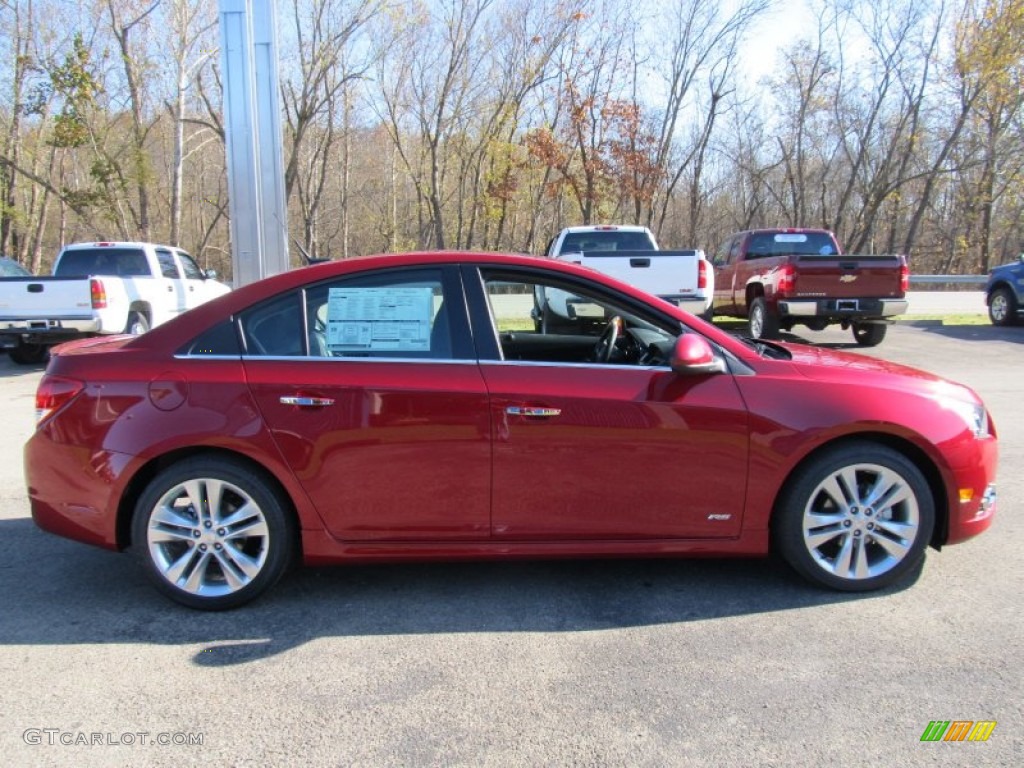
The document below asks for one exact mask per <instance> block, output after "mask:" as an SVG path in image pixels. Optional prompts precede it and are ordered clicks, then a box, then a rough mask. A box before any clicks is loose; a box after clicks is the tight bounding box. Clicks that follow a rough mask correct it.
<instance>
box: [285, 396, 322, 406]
mask: <svg viewBox="0 0 1024 768" xmlns="http://www.w3.org/2000/svg"><path fill="white" fill-rule="evenodd" d="M281 405H297V406H299V407H300V408H323V407H325V406H328V405H334V398H331V397H298V396H296V395H282V396H281Z"/></svg>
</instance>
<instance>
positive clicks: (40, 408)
mask: <svg viewBox="0 0 1024 768" xmlns="http://www.w3.org/2000/svg"><path fill="white" fill-rule="evenodd" d="M84 388H85V384H83V383H82V382H80V381H77V380H75V379H65V378H64V377H62V376H46V375H44V376H43V378H42V379H40V381H39V386H38V387H37V388H36V423H37V424H38V423H39V422H41V421H42V420H43V419H45V418H46V417H47V416H49V415H50V414H52V413H54V412H55V411H57V410H59V409H60V408H63V407H64V406H65V405H67V404H68V403H70V402H71V401H72V400H73V399H74V398H75V396H76V395H77V394H78V393H79V392H81V391H82V390H83V389H84Z"/></svg>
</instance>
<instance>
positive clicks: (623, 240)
mask: <svg viewBox="0 0 1024 768" xmlns="http://www.w3.org/2000/svg"><path fill="white" fill-rule="evenodd" d="M653 250H654V243H652V242H651V238H650V237H649V236H648V235H647V233H646V232H615V231H610V232H574V233H572V234H569V235H566V236H565V240H563V241H562V253H579V252H580V251H586V252H587V253H588V254H590V255H594V256H600V255H601V253H600V251H607V252H608V255H609V256H610V255H613V254H614V252H615V251H653ZM594 251H597V252H598V253H592V252H594Z"/></svg>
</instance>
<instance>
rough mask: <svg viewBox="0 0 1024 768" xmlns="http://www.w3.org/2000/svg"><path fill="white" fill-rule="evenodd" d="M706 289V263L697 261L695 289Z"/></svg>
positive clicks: (700, 260) (702, 260)
mask: <svg viewBox="0 0 1024 768" xmlns="http://www.w3.org/2000/svg"><path fill="white" fill-rule="evenodd" d="M707 287H708V263H707V262H706V261H704V259H699V260H698V261H697V288H698V289H704V288H707Z"/></svg>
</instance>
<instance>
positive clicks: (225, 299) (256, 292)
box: [127, 251, 743, 355]
mask: <svg viewBox="0 0 1024 768" xmlns="http://www.w3.org/2000/svg"><path fill="white" fill-rule="evenodd" d="M459 264H468V265H487V266H492V267H498V268H501V267H511V268H515V267H525V268H533V269H539V270H542V271H545V272H548V273H554V272H561V273H564V274H565V275H566V276H568V277H573V276H575V277H581V278H583V279H585V280H588V281H591V282H595V283H599V284H602V285H606V286H608V287H609V288H612V289H615V290H618V291H619V292H621V293H623V294H626V295H628V296H632V297H634V298H636V299H638V300H640V301H645V302H647V303H650V302H651V301H652V299H653V301H655V302H657V301H659V300H658V299H656V298H653V297H651V295H650V294H648V293H645V292H644V291H642V290H640V289H638V288H635V287H633V286H631V285H629V284H627V283H624V282H622V281H620V280H616V279H615V278H612V277H610V276H608V275H605V274H602V273H600V272H598V271H597V270H595V269H592V268H590V267H583V266H579V265H576V264H571V263H568V262H563V261H558V260H555V259H548V258H544V257H541V256H533V255H523V254H508V253H493V252H484V251H414V252H410V253H397V254H376V255H372V256H356V257H353V258H349V259H343V260H339V261H329V262H325V263H322V264H313V265H311V266H305V267H298V268H296V269H291V270H289V271H287V272H282V273H280V274H277V275H273V276H271V277H266V278H263V279H262V280H257V281H256V282H253V283H249V284H248V285H244V286H242V287H240V288H236V289H235V290H233V291H230V292H228V293H226V294H224V295H223V296H219V297H217V298H216V299H213V300H212V301H208V302H206V303H204V304H201V305H200V306H198V307H195V308H194V309H190V310H189V311H188V312H186V313H185V314H184V315H182V316H180V317H178V318H175V319H173V320H171V321H169V322H167V323H163V324H161V325H159V326H157V327H156V328H153V329H152V330H151V331H148V332H147V333H145V334H142V335H141V336H138V337H136V338H135V339H133V340H132V341H131V342H130V343H129V344H128V345H127V346H130V347H138V348H142V347H154V348H155V347H160V346H162V345H164V344H173V343H182V342H183V341H185V337H187V336H188V335H189V334H191V333H198V332H200V331H201V330H203V329H204V328H208V327H210V326H211V325H212V324H213V323H216V322H218V321H219V320H221V319H222V318H226V317H229V316H231V315H234V314H236V313H238V312H242V311H244V310H245V309H247V308H249V307H250V306H252V305H254V304H257V303H259V302H261V301H264V300H266V299H269V298H271V297H273V296H275V295H277V294H279V293H284V292H286V291H290V290H294V289H297V288H300V287H302V286H305V285H308V284H314V283H318V282H321V281H324V280H330V279H332V278H336V277H342V276H345V275H357V274H359V273H361V272H368V271H375V270H382V269H399V268H404V267H420V266H433V265H437V266H441V265H459ZM663 311H664V312H665V313H666V314H677V315H678V317H679V319H680V320H681V321H683V322H686V318H687V317H689V315H687V313H686V312H685V311H683V310H681V309H679V308H678V307H675V306H672V305H670V304H668V303H666V305H665V307H664V308H663ZM183 323H184V325H183ZM705 334H706V335H707V336H708V337H709V338H714V339H715V340H716V341H717V342H718V343H720V344H722V345H723V346H726V347H728V348H730V349H733V350H734V351H736V350H738V349H739V348H740V347H742V345H741V344H739V342H737V341H735V339H733V338H732V337H730V336H729V334H728V333H727V332H726V331H724V330H721V329H718V328H715V327H714V326H710V327H709V329H708V330H706V331H705ZM740 354H741V355H742V354H743V353H742V352H740Z"/></svg>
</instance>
